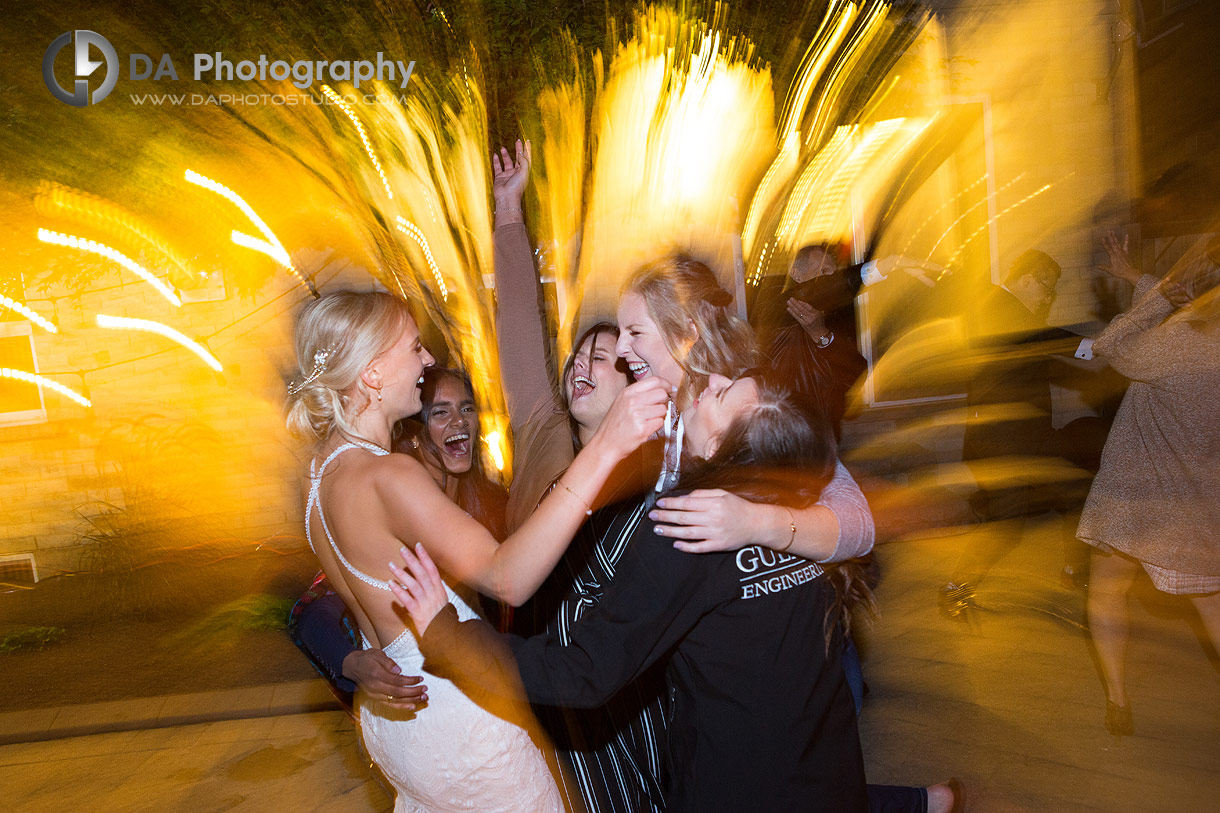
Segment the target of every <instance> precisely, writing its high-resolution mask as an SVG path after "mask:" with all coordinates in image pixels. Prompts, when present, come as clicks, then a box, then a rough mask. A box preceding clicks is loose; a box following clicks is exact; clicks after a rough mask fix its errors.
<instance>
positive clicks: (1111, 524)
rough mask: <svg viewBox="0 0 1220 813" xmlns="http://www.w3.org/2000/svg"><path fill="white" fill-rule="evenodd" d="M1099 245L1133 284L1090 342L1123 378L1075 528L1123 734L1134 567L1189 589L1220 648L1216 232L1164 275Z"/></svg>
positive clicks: (1128, 719)
mask: <svg viewBox="0 0 1220 813" xmlns="http://www.w3.org/2000/svg"><path fill="white" fill-rule="evenodd" d="M1214 228H1215V226H1214V224H1213V229H1214ZM1107 248H1108V250H1109V252H1110V254H1111V260H1112V262H1111V271H1112V273H1114V274H1115V276H1118V277H1119V278H1121V279H1126V280H1127V281H1129V282H1132V283H1133V284H1134V285H1135V295H1134V297H1133V300H1132V301H1133V303H1134V304H1133V305H1132V306H1131V308H1130V309H1129V310H1128V311H1127V312H1125V313H1123V314H1121V315H1119V316H1118V317H1116V318H1115V319H1114V320H1113V321H1112V322H1111V323H1110V325H1109V327H1107V328H1106V330H1105V331H1104V332H1103V333H1102V334H1101V336H1100V337H1098V339H1097V341H1096V343H1095V344H1094V345H1093V349H1094V351H1095V352H1096V353H1097V354H1098V355H1099V356H1102V357H1104V358H1105V359H1106V360H1107V361H1108V362H1109V363H1110V364H1111V366H1113V367H1114V369H1116V370H1117V371H1118V372H1120V373H1122V374H1123V375H1124V376H1126V377H1127V378H1129V379H1130V380H1131V385H1130V387H1129V388H1128V390H1127V394H1126V395H1125V396H1124V398H1123V402H1122V406H1121V407H1120V408H1119V412H1118V415H1117V416H1116V418H1115V420H1114V427H1113V429H1112V430H1111V432H1110V436H1109V438H1108V440H1107V441H1106V446H1105V450H1104V452H1103V454H1102V460H1101V469H1100V471H1099V472H1098V474H1097V478H1096V479H1095V480H1094V482H1093V487H1092V489H1091V490H1090V491H1089V496H1088V500H1087V502H1086V504H1085V508H1084V512H1083V514H1082V516H1081V520H1080V527H1079V529H1078V530H1077V535H1078V536H1079V537H1080V539H1081V540H1083V541H1084V542H1087V543H1088V544H1089V545H1092V546H1093V548H1094V549H1095V550H1094V552H1093V558H1092V563H1091V570H1092V576H1091V580H1090V583H1089V595H1088V614H1089V629H1090V633H1091V635H1092V639H1093V644H1094V646H1095V647H1096V650H1097V656H1098V662H1099V665H1100V667H1101V676H1102V680H1103V683H1104V685H1105V691H1106V716H1105V724H1106V728H1107V729H1108V730H1109V732H1110V733H1111V734H1113V735H1115V736H1125V735H1130V734H1133V733H1134V730H1135V725H1134V720H1133V717H1132V713H1131V702H1130V698H1129V697H1128V695H1127V686H1126V655H1127V644H1128V640H1129V637H1130V618H1129V610H1128V604H1127V602H1128V593H1129V591H1130V589H1131V586H1132V585H1133V584H1134V582H1135V579H1136V577H1137V576H1138V575H1139V572H1140V570H1141V569H1143V570H1144V571H1146V572H1147V573H1148V575H1149V577H1150V578H1151V579H1152V583H1153V584H1154V585H1155V586H1156V588H1157V589H1158V590H1160V591H1162V592H1164V593H1169V594H1173V595H1183V596H1186V597H1188V598H1189V599H1190V601H1191V603H1192V604H1193V605H1194V607H1195V609H1196V610H1197V611H1198V613H1199V618H1200V619H1201V620H1202V622H1203V628H1204V630H1205V631H1206V634H1207V636H1208V638H1209V639H1210V641H1211V644H1212V647H1213V648H1216V649H1220V288H1218V287H1217V286H1218V284H1220V237H1217V236H1215V235H1213V236H1211V237H1210V238H1209V239H1208V240H1206V241H1204V242H1203V243H1202V244H1201V245H1199V246H1197V247H1196V248H1195V250H1193V251H1191V252H1188V254H1187V256H1186V257H1185V258H1184V259H1183V261H1181V262H1179V263H1178V265H1177V266H1176V267H1175V268H1174V269H1173V270H1172V271H1171V272H1170V273H1169V274H1168V275H1167V276H1166V278H1165V279H1164V280H1157V278H1156V277H1154V276H1152V275H1148V274H1145V275H1140V274H1139V273H1138V271H1136V269H1135V268H1134V267H1133V266H1132V265H1131V264H1130V263H1129V262H1127V261H1126V258H1125V255H1124V252H1122V251H1121V248H1120V247H1119V246H1118V244H1117V241H1116V240H1115V239H1114V238H1111V240H1110V241H1109V242H1108V244H1107Z"/></svg>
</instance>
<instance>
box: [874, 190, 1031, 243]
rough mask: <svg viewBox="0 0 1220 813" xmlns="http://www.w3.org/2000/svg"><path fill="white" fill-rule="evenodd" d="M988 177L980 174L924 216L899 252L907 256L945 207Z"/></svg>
mask: <svg viewBox="0 0 1220 813" xmlns="http://www.w3.org/2000/svg"><path fill="white" fill-rule="evenodd" d="M1022 174H1024V173H1022ZM988 177H989V176H988V175H987V173H986V172H984V173H983V174H982V175H981V176H979V179H978V180H977V181H975V182H974V183H972V184H970V185H969V186H967V187H966V188H965V189H963V190H962V191H960V192H958V193H957V194H956V195H954V196H953V197H951V198H949V200H947V201H945V202H944V203H942V204H941V205H940V206H939V207H938V208H937V209H936V210H935V211H934V212H932V213H931V214H930V215H928V216H927V217H926V218H924V221H923V222H922V223H920V224H919V226H917V227H916V228H915V230H914V231H913V232H911V236H910V238H909V239H908V240H907V243H906V245H905V246H903V247H902V249H901V250H900V251H899V252H898V253H899V254H900V255H902V256H904V257H905V256H906V253H907V251H909V250H910V248H911V245H912V244H913V243H914V242H915V238H917V237H918V236H919V235H920V234H922V233H923V230H924V229H926V228H927V227H928V224H930V223H931V222H932V221H933V220H935V219H936V217H937V215H939V214H940V213H941V212H943V211H944V210H945V209H948V208H949V207H950V206H952V205H953V204H954V203H956V202H957V201H959V200H961V199H962V198H963V197H964V196H965V195H966V193H967V192H969V191H970V190H972V189H974V187H976V186H978V185H979V184H981V183H982V182H983V181H985V180H987V178H988ZM1018 177H1019V176H1018Z"/></svg>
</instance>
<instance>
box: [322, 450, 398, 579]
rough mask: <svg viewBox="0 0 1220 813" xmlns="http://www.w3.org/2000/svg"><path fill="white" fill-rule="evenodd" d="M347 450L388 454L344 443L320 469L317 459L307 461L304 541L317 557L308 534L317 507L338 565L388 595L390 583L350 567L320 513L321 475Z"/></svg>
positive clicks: (323, 530) (324, 516)
mask: <svg viewBox="0 0 1220 813" xmlns="http://www.w3.org/2000/svg"><path fill="white" fill-rule="evenodd" d="M348 449H364V450H366V451H369V452H372V453H373V454H375V455H378V456H381V455H387V454H389V452H387V451H386V450H385V449H382V448H381V447H380V446H373V445H372V444H369V443H344V444H343V445H342V446H340V447H339V448H337V449H335V450H334V451H333V452H331V453H330V455H329V456H328V457H327V458H326V460H325V461H323V463H322V465H321V466H320V467H319V466H318V465H317V463H318V461H317V458H314V459H313V460H311V461H309V499H308V500H306V502H305V539H306V541H308V542H309V549H310V550H312V551H313V552H314V555H315V556H317V555H318V549H317V548H315V547H314V546H313V535H312V534H311V533H310V532H309V515H310V514H312V513H313V509H314V506H317V508H318V519H319V520H320V521H321V522H322V532H323V533H325V534H326V540H327V541H328V542H330V549H331V550H333V551H334V552H335V556H337V557H339V563H340V564H342V565H343V566H344V567H345V568H347V572H348V573H351V574H352V575H353V576H355V577H356V578H357V579H359V580H360V581H362V582H364V583H365V584H367V585H369V586H370V587H376V588H377V589H378V590H385V591H386V592H387V593H388V592H389V591H390V583H389V582H388V581H382V580H381V579H374V578H373V577H372V576H370V575H368V574H367V573H364V572H362V571H359V570H357V569H356V568H355V567H353V566H352V563H351V562H349V561H347V557H346V556H344V555H343V551H341V550H339V546H338V545H336V544H335V538H334V537H333V536H331V535H330V528H329V527H328V526H327V524H326V515H325V514H323V513H322V499H321V497H320V495H319V489H320V488H321V487H322V475H323V474H324V473H325V472H326V467H327V466H329V465H330V464H331V461H333V460H334V459H335V458H336V457H338V456H339V455H340V454H342V453H343V452H346V451H347V450H348Z"/></svg>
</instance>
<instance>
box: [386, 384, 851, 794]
mask: <svg viewBox="0 0 1220 813" xmlns="http://www.w3.org/2000/svg"><path fill="white" fill-rule="evenodd" d="M683 420H684V421H685V422H686V427H687V428H686V436H687V443H688V449H689V450H690V452H691V453H692V454H693V455H694V456H695V457H697V458H702V459H703V460H704V462H703V463H702V464H696V463H695V462H692V463H691V464H690V465H687V466H685V467H684V473H683V477H682V481H681V482H680V487H681V488H682V489H684V490H685V489H689V488H696V487H719V488H725V489H728V490H731V491H733V492H735V493H737V494H739V495H741V496H743V497H746V498H749V499H754V500H758V499H764V498H769V499H775V498H776V496H777V494H778V493H779V492H784V493H783V497H784V500H783V501H782V502H783V503H784V504H793V503H792V502H789V500H795V501H796V502H797V503H798V504H799V503H806V504H808V503H812V502H813V501H814V500H816V499H817V496H818V491H819V490H820V485H821V484H824V483H825V481H826V480H828V479H829V477H830V473H831V471H832V468H833V465H834V451H833V442H832V441H831V440H830V433H829V430H828V429H827V428H826V427H825V426H823V425H815V424H814V423H813V422H811V421H810V420H809V419H808V418H807V417H806V416H805V415H804V414H803V413H802V412H801V411H800V410H799V409H797V408H796V406H795V405H794V403H793V401H792V398H791V396H790V395H789V394H788V393H787V392H786V391H785V390H783V389H782V388H780V387H778V386H776V385H774V384H772V383H769V382H766V381H763V380H762V379H761V378H758V377H743V378H739V379H737V380H736V381H730V380H728V379H726V378H723V377H721V376H712V377H711V380H710V383H709V385H708V387H707V389H706V390H705V391H704V392H703V394H702V395H701V396H700V397H699V398H698V399H697V400H695V402H694V403H693V404H692V406H691V407H689V408H688V410H687V411H686V413H685V415H684V418H683ZM793 467H799V468H802V469H804V470H805V471H807V472H819V473H820V474H821V477H820V478H814V477H808V478H804V477H803V478H797V479H799V480H800V482H799V483H797V484H796V485H795V488H797V489H800V490H801V491H800V493H798V494H795V495H794V494H792V493H791V491H792V489H793V488H794V486H793V485H792V483H791V479H790V478H785V477H783V474H782V472H784V471H790V470H791V468H793ZM403 556H404V559H405V560H406V561H407V564H408V566H409V567H410V569H411V570H412V572H413V573H414V574H415V575H414V578H413V577H412V576H408V575H407V574H406V573H404V572H403V571H401V570H399V569H397V568H395V569H394V570H395V576H396V578H397V579H399V580H400V581H402V582H403V583H404V584H405V585H406V589H403V588H401V587H397V588H396V589H395V593H396V596H397V597H398V599H399V600H400V601H401V602H403V603H404V605H405V606H406V607H407V609H408V610H409V611H410V612H411V614H412V617H413V619H414V621H415V623H416V625H417V627H418V628H419V630H420V631H421V634H422V635H423V638H422V646H423V651H424V653H425V656H426V657H427V658H428V659H429V661H430V662H434V663H435V667H436V668H437V669H440V670H442V671H443V672H444V673H445V674H450V675H453V676H454V679H455V680H459V681H465V682H474V683H476V684H478V685H479V686H480V687H481V688H483V689H485V690H486V689H490V687H492V686H494V685H495V681H494V680H492V678H499V677H502V676H503V675H504V673H505V672H507V673H508V674H509V675H512V674H513V669H512V667H511V666H509V664H512V663H513V661H512V660H511V659H510V658H509V657H508V653H507V652H506V651H505V650H506V646H505V643H506V642H507V644H508V647H511V651H512V655H513V656H515V659H516V670H517V674H519V675H520V680H521V683H522V684H523V685H524V688H525V691H526V693H527V694H528V696H529V698H530V699H531V700H532V701H534V702H542V703H550V704H556V705H562V706H567V707H595V706H598V705H600V704H601V703H603V702H604V701H605V700H606V699H607V698H608V697H610V696H612V695H613V694H614V693H615V692H616V691H617V690H618V689H619V688H620V687H622V686H624V685H626V684H627V683H629V682H630V681H631V680H633V679H635V678H636V677H637V676H639V675H640V674H642V673H644V672H645V671H646V670H647V669H648V668H649V667H650V666H652V665H653V664H654V663H658V662H663V663H664V664H665V670H666V672H665V680H666V684H667V687H668V693H669V699H670V704H671V707H670V710H669V714H670V723H669V741H668V748H667V758H668V762H669V765H668V767H669V776H668V780H667V786H666V789H665V802H666V808H667V809H668V810H675V811H688V810H690V811H695V810H699V811H702V810H725V811H728V810H747V809H749V810H827V811H852V810H864V809H866V807H867V800H866V792H865V784H864V766H863V760H862V757H861V754H860V742H859V737H858V735H857V732H856V725H855V716H854V711H853V706H852V701H851V696H850V692H849V691H848V688H847V684H846V681H845V680H844V677H843V670H842V668H841V666H840V664H839V653H840V651H841V647H840V644H841V640H840V638H841V634H842V633H841V626H842V625H841V624H840V623H839V622H840V618H841V614H842V610H843V607H842V602H841V601H840V600H839V596H838V594H837V592H836V590H835V587H834V586H833V585H832V583H831V580H830V579H829V578H828V576H827V573H826V570H825V568H824V567H823V566H822V565H819V564H816V563H814V562H810V561H808V560H806V559H801V558H799V557H796V556H792V555H790V554H786V553H784V552H783V551H773V550H770V549H766V548H760V547H747V548H744V549H742V550H740V551H736V552H733V553H716V554H709V555H706V556H688V555H684V554H682V553H680V552H679V551H677V550H675V549H674V547H673V545H672V542H671V541H669V540H667V539H665V538H664V537H660V536H658V535H656V534H655V533H654V531H653V528H652V526H651V525H648V524H644V525H641V526H639V527H638V528H637V530H636V531H635V533H634V534H633V535H632V537H631V540H630V542H629V544H628V545H627V549H626V551H625V552H624V554H623V557H622V559H621V560H620V562H619V566H618V573H617V575H616V576H615V579H614V581H613V582H612V583H611V585H610V586H609V588H608V589H607V590H606V593H605V595H604V596H603V598H602V601H601V603H600V604H599V605H598V606H597V607H596V608H594V609H593V610H592V611H590V613H589V614H588V615H587V616H585V617H584V618H583V619H582V620H581V621H580V622H578V623H577V624H576V625H574V626H573V628H572V629H571V632H570V641H569V642H568V643H567V645H566V646H565V645H563V643H561V642H560V641H559V640H558V638H557V637H556V636H536V637H534V638H529V639H522V638H501V637H499V636H497V635H495V633H494V631H492V630H491V628H490V627H489V626H487V625H486V624H469V623H466V624H461V623H459V622H458V621H457V617H456V615H454V614H453V611H452V609H446V610H445V611H444V612H440V610H441V609H442V608H443V607H444V606H445V604H446V600H445V593H444V590H443V588H442V587H441V586H440V581H439V577H438V576H437V575H436V571H435V569H434V568H433V567H431V565H430V564H429V560H428V558H427V554H426V552H423V551H422V550H420V551H419V558H418V559H415V558H414V556H413V555H412V554H411V553H410V551H407V550H405V549H404V554H403ZM826 567H833V566H826ZM438 612H439V615H438ZM430 665H431V663H430Z"/></svg>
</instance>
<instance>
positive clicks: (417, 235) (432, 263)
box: [396, 215, 449, 302]
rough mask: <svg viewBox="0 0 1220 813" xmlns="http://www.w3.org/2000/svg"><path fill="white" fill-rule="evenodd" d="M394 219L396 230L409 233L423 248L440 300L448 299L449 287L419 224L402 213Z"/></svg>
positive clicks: (445, 300)
mask: <svg viewBox="0 0 1220 813" xmlns="http://www.w3.org/2000/svg"><path fill="white" fill-rule="evenodd" d="M396 219H397V221H398V230H399V231H400V232H402V233H403V234H406V235H409V236H410V237H411V238H412V239H413V240H414V241H415V242H417V243H419V247H420V248H421V249H423V252H424V259H425V260H427V262H428V268H430V269H431V270H432V277H433V279H435V280H436V286H437V287H438V288H439V289H440V292H441V301H444V302H447V301H449V289H448V288H447V287H446V286H445V278H444V277H443V276H441V270H440V269H439V268H437V266H436V260H435V259H433V258H432V249H430V248H429V247H428V238H426V237H424V233H423V232H422V231H420V230H419V226H416V225H415V224H414V223H412V222H411V221H410V220H407V219H406V218H405V217H403V216H402V215H398V216H397V218H396Z"/></svg>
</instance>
